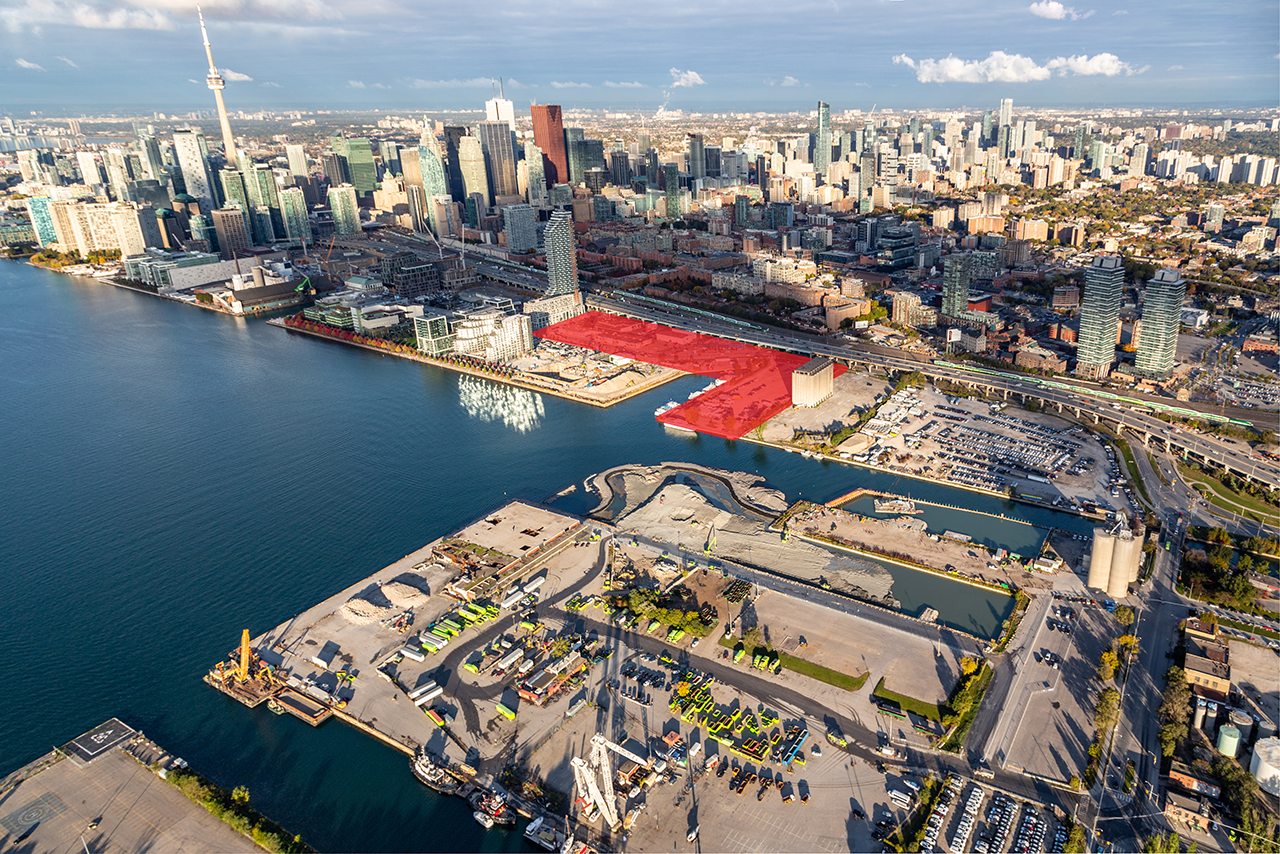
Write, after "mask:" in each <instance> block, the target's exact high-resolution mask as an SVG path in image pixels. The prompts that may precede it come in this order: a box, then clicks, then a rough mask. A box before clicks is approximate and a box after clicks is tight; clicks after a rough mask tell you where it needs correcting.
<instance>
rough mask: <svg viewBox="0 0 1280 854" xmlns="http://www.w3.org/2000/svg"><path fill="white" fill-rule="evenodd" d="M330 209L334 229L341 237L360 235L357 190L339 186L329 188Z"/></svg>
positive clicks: (346, 185)
mask: <svg viewBox="0 0 1280 854" xmlns="http://www.w3.org/2000/svg"><path fill="white" fill-rule="evenodd" d="M329 209H330V210H331V211H333V228H334V231H336V232H337V233H338V234H339V235H347V234H359V233H360V206H359V202H357V200H356V188H355V187H353V186H351V185H350V184H339V185H338V186H336V187H330V188H329Z"/></svg>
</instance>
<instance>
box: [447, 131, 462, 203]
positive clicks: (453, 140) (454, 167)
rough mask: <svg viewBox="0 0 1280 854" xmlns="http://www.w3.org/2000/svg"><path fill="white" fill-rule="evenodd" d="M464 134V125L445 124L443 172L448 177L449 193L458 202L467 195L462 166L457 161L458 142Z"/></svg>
mask: <svg viewBox="0 0 1280 854" xmlns="http://www.w3.org/2000/svg"><path fill="white" fill-rule="evenodd" d="M466 135H467V129H466V128H464V127H457V126H456V125H445V129H444V160H443V162H444V174H445V177H447V178H448V179H449V195H451V196H453V198H454V200H455V201H459V202H460V201H462V200H463V199H464V198H466V196H467V189H466V187H465V186H463V182H462V168H461V166H460V165H459V163H458V143H459V142H460V141H461V140H462V138H463V137H464V136H466Z"/></svg>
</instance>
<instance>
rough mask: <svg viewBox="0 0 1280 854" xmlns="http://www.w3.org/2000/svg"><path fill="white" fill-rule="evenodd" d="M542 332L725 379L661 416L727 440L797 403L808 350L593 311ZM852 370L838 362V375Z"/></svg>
mask: <svg viewBox="0 0 1280 854" xmlns="http://www.w3.org/2000/svg"><path fill="white" fill-rule="evenodd" d="M534 334H535V335H537V336H538V337H539V338H546V339H548V340H550V341H559V342H561V343H562V344H572V345H574V346H575V347H584V348H586V349H588V350H598V351H600V352H602V353H609V354H610V355H613V356H622V357H624V358H627V359H634V360H636V361H637V362H649V363H651V364H654V365H662V366H663V367H665V368H675V369H676V370H678V371H686V372H688V373H691V374H699V375H701V376H704V377H710V378H712V379H717V380H724V385H721V386H717V387H716V388H714V389H712V390H711V391H708V392H706V393H705V394H701V395H699V396H698V397H695V398H694V399H693V400H690V401H688V402H686V403H682V404H681V405H680V406H677V407H675V408H674V409H670V410H668V411H667V412H664V413H663V414H662V415H660V416H658V420H659V421H662V422H663V423H666V424H670V425H671V426H673V427H684V428H686V429H689V430H696V431H698V432H699V433H709V434H711V435H712V436H720V437H722V438H725V439H739V438H741V437H742V436H743V435H744V434H745V433H747V432H748V431H749V430H752V429H753V428H755V427H756V426H758V425H760V424H763V423H764V422H766V421H768V420H769V419H770V418H772V417H773V416H775V415H777V414H778V413H779V412H781V411H782V410H784V409H786V408H787V407H788V406H790V405H791V372H792V371H794V370H795V369H796V368H798V367H800V366H801V365H803V364H804V363H805V362H807V361H808V359H806V358H805V357H804V356H795V355H792V354H791V353H781V352H779V351H777V350H769V349H767V348H765V347H756V346H754V345H751V344H741V343H739V342H737V341H727V340H725V339H723V338H715V337H713V336H711V335H702V334H700V333H697V332H686V331H685V330H683V329H672V328H671V327H670V326H662V325H660V324H657V323H648V322H646V321H643V320H633V319H631V318H629V317H618V316H616V315H612V314H605V313H603V312H598V311H588V312H587V313H586V314H580V315H578V316H577V317H574V318H570V319H569V320H564V321H561V322H560V323H556V324H553V325H551V326H548V327H546V328H545V329H542V330H539V331H538V332H535V333H534ZM844 371H845V369H844V368H843V367H842V366H840V365H837V366H836V369H835V374H836V376H839V375H840V374H842V373H844Z"/></svg>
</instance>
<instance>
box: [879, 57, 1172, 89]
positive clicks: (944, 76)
mask: <svg viewBox="0 0 1280 854" xmlns="http://www.w3.org/2000/svg"><path fill="white" fill-rule="evenodd" d="M893 61H894V64H896V65H905V66H907V67H908V68H911V69H914V70H915V72H916V79H917V80H919V81H920V82H921V83H1028V82H1031V81H1034V80H1048V79H1049V77H1050V76H1051V75H1052V74H1053V72H1054V71H1057V72H1058V73H1059V74H1061V75H1064V76H1065V75H1067V74H1075V75H1080V76H1082V77H1092V76H1095V75H1099V74H1101V75H1103V76H1105V77H1114V76H1116V75H1117V74H1126V75H1129V74H1141V73H1142V72H1144V71H1146V70H1147V69H1146V68H1138V69H1135V68H1134V67H1133V66H1131V65H1129V63H1127V62H1121V61H1120V58H1119V57H1117V56H1116V55H1115V54H1114V53H1100V54H1097V55H1096V56H1092V57H1091V56H1085V55H1084V54H1081V55H1080V56H1059V57H1055V58H1054V59H1050V60H1049V61H1048V62H1046V63H1045V64H1044V65H1040V64H1039V63H1037V62H1036V61H1035V60H1034V59H1031V58H1030V57H1026V56H1022V55H1021V54H1016V53H1015V54H1008V53H1005V52H1004V51H1000V50H997V51H992V53H991V55H990V56H988V57H987V58H986V59H978V60H964V59H960V58H959V57H956V56H948V57H946V58H945V59H922V60H919V61H918V62H917V61H916V60H914V59H912V58H911V57H909V56H907V55H906V54H905V53H900V54H898V55H897V56H895V57H894V58H893Z"/></svg>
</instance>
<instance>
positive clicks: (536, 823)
mask: <svg viewBox="0 0 1280 854" xmlns="http://www.w3.org/2000/svg"><path fill="white" fill-rule="evenodd" d="M524 838H525V839H527V840H529V841H530V842H532V843H533V844H534V845H537V846H538V847H540V848H545V849H547V850H548V851H557V852H558V851H560V850H561V849H563V848H564V845H565V842H566V840H567V837H566V836H565V835H564V831H561V830H557V829H556V828H555V826H553V825H552V824H551V822H549V821H547V820H546V819H544V818H543V817H542V816H538V817H537V818H535V819H534V820H533V821H531V822H529V826H528V827H526V828H525V829H524Z"/></svg>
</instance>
